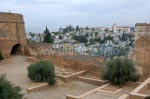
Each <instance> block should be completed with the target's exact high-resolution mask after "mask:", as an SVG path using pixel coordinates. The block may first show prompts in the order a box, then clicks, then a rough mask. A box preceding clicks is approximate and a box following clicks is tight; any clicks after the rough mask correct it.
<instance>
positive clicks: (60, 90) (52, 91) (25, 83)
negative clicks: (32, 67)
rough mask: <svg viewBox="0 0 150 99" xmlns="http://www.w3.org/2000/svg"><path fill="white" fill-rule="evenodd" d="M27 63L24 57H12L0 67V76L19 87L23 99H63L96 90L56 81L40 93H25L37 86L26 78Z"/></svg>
mask: <svg viewBox="0 0 150 99" xmlns="http://www.w3.org/2000/svg"><path fill="white" fill-rule="evenodd" d="M29 64H30V63H29V62H27V61H26V57H25V56H13V57H11V58H10V59H9V60H8V63H7V64H3V65H0V74H6V78H7V79H8V80H9V81H11V82H12V83H14V84H15V85H17V86H20V87H21V89H22V92H23V93H24V97H25V98H27V99H65V97H66V95H69V94H71V95H80V94H82V93H84V92H86V91H89V90H91V89H94V88H96V87H97V86H96V85H91V84H87V83H84V82H80V81H73V82H71V83H69V84H68V83H67V84H65V83H63V82H61V81H59V80H57V84H56V85H55V86H50V87H49V88H46V89H43V90H42V91H38V92H33V93H30V94H28V93H26V89H27V88H29V87H31V86H35V85H38V84H40V83H35V82H33V81H31V80H30V79H29V78H28V77H27V67H28V66H29Z"/></svg>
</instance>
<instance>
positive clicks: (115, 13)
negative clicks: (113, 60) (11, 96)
mask: <svg viewBox="0 0 150 99" xmlns="http://www.w3.org/2000/svg"><path fill="white" fill-rule="evenodd" d="M149 9H150V1H149V0H0V11H1V12H8V11H9V10H11V11H12V12H15V13H22V14H23V15H24V18H25V22H26V27H27V31H29V30H32V29H33V31H35V28H39V30H40V28H41V30H42V29H43V27H45V26H46V25H48V26H49V27H50V28H51V29H53V28H55V29H56V28H59V26H64V25H66V24H73V25H78V24H79V25H84V26H85V25H90V26H96V25H103V26H107V25H109V26H110V25H111V24H112V23H113V22H116V23H119V24H124V25H126V24H127V25H134V24H135V22H145V21H150V18H149V17H150V13H148V12H149ZM36 30H37V29H36Z"/></svg>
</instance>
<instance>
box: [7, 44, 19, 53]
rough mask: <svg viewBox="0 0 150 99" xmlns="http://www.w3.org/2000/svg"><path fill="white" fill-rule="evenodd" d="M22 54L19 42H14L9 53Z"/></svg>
mask: <svg viewBox="0 0 150 99" xmlns="http://www.w3.org/2000/svg"><path fill="white" fill-rule="evenodd" d="M17 54H22V49H21V44H15V45H14V46H13V47H12V50H11V53H10V55H17Z"/></svg>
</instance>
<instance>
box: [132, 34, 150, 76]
mask: <svg viewBox="0 0 150 99" xmlns="http://www.w3.org/2000/svg"><path fill="white" fill-rule="evenodd" d="M134 57H135V60H136V65H137V66H141V67H142V68H143V76H144V77H146V78H147V77H150V35H144V36H142V37H140V39H138V40H136V41H135V49H134Z"/></svg>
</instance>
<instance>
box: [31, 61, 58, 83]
mask: <svg viewBox="0 0 150 99" xmlns="http://www.w3.org/2000/svg"><path fill="white" fill-rule="evenodd" d="M28 77H29V78H30V79H32V80H34V81H37V82H45V81H46V82H48V83H49V84H50V85H53V84H55V81H56V80H55V69H54V66H53V64H52V63H51V62H50V61H39V62H37V63H34V64H31V65H30V66H29V67H28Z"/></svg>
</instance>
